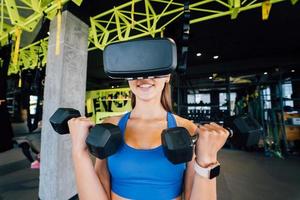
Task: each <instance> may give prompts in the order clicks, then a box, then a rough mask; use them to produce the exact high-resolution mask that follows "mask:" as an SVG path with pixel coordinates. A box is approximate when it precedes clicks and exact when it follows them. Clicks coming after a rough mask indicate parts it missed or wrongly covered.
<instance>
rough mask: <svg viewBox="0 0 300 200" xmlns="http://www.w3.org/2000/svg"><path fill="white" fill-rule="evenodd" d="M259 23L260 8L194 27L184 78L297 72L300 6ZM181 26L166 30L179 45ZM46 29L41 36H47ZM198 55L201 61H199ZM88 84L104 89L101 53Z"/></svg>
mask: <svg viewBox="0 0 300 200" xmlns="http://www.w3.org/2000/svg"><path fill="white" fill-rule="evenodd" d="M124 2H128V0H122V1H121V0H110V1H105V3H104V1H99V0H89V1H83V4H82V6H81V7H80V8H78V9H77V12H78V13H80V15H79V16H80V18H82V19H83V20H85V21H86V22H87V23H88V18H89V17H90V16H95V15H96V14H99V13H101V12H103V11H106V10H109V9H111V8H113V7H114V6H118V5H120V4H122V3H124ZM75 10H76V9H75ZM261 18H262V17H261V8H257V9H252V10H248V11H245V12H242V13H240V14H239V15H238V17H237V19H235V20H231V19H230V17H229V16H226V17H221V18H215V19H212V20H208V21H204V22H200V23H196V24H192V25H191V29H190V38H189V52H188V62H187V72H186V74H185V75H184V76H183V77H185V78H190V79H199V77H208V76H211V75H212V74H213V73H218V74H227V75H228V74H229V75H231V76H239V75H244V74H249V73H252V74H253V73H263V72H264V71H272V70H274V69H275V68H286V67H289V68H294V69H296V70H297V69H298V70H297V71H300V37H299V36H300V3H299V2H298V3H297V4H296V5H294V6H293V5H291V3H290V1H285V2H282V3H278V4H274V5H272V8H271V12H270V16H269V19H268V20H267V21H262V19H261ZM47 26H48V25H47ZM181 26H182V25H181V22H180V20H177V21H175V22H174V23H172V24H170V25H169V26H168V27H167V29H166V31H165V36H167V37H171V38H173V39H174V40H175V41H176V42H178V41H179V40H180V39H181V38H180V37H181V36H180V33H181ZM46 29H47V27H46V28H43V29H42V31H41V32H43V34H45V33H46V32H47V30H46ZM43 34H42V35H43ZM39 37H41V34H40V36H39ZM197 53H201V54H202V55H201V56H199V57H197V56H196V54H197ZM215 55H218V56H219V58H218V59H216V60H215V59H213V56H215ZM87 80H88V82H87V88H88V89H94V88H98V87H99V86H100V85H101V86H102V87H105V86H106V84H107V83H108V82H107V81H108V80H109V78H108V77H106V76H105V74H104V72H103V66H102V52H101V51H100V50H93V51H90V52H89V54H88V79H87ZM114 82H116V81H114ZM120 83H122V81H120ZM101 86H100V87H101Z"/></svg>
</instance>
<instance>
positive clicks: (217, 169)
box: [209, 165, 221, 179]
mask: <svg viewBox="0 0 300 200" xmlns="http://www.w3.org/2000/svg"><path fill="white" fill-rule="evenodd" d="M220 169H221V167H220V165H218V166H216V167H214V168H213V169H211V170H210V175H209V179H213V178H215V177H216V176H219V174H220Z"/></svg>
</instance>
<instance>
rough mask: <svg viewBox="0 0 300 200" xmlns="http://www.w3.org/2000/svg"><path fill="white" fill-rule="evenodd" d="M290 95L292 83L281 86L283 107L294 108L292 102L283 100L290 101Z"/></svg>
mask: <svg viewBox="0 0 300 200" xmlns="http://www.w3.org/2000/svg"><path fill="white" fill-rule="evenodd" d="M292 94H293V88H292V83H291V82H288V83H285V84H282V97H283V98H284V101H283V105H284V106H291V107H294V102H293V100H285V99H291V98H292Z"/></svg>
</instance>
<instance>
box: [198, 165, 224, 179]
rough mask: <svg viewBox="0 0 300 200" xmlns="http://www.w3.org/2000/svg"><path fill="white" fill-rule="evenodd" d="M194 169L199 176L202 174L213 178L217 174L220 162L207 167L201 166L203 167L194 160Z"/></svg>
mask: <svg viewBox="0 0 300 200" xmlns="http://www.w3.org/2000/svg"><path fill="white" fill-rule="evenodd" d="M194 169H195V171H196V173H197V174H198V175H199V176H202V177H204V178H208V179H213V178H215V177H217V176H219V174H220V169H221V167H220V163H219V162H217V163H216V164H214V165H211V166H209V167H207V168H203V167H201V166H199V165H198V163H197V162H196V161H195V162H194Z"/></svg>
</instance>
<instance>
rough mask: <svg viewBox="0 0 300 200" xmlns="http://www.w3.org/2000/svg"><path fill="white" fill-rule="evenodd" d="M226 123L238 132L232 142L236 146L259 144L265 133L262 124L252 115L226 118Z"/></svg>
mask: <svg viewBox="0 0 300 200" xmlns="http://www.w3.org/2000/svg"><path fill="white" fill-rule="evenodd" d="M224 125H225V126H227V127H230V128H232V130H233V131H234V132H235V133H236V134H234V136H233V137H232V138H231V143H232V144H233V146H236V147H251V146H254V145H257V144H258V141H259V138H260V136H261V135H262V134H263V128H262V126H261V125H260V124H259V123H258V122H257V121H256V120H255V119H254V118H253V117H251V116H249V115H242V116H234V117H231V118H228V119H226V120H225V122H224Z"/></svg>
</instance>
